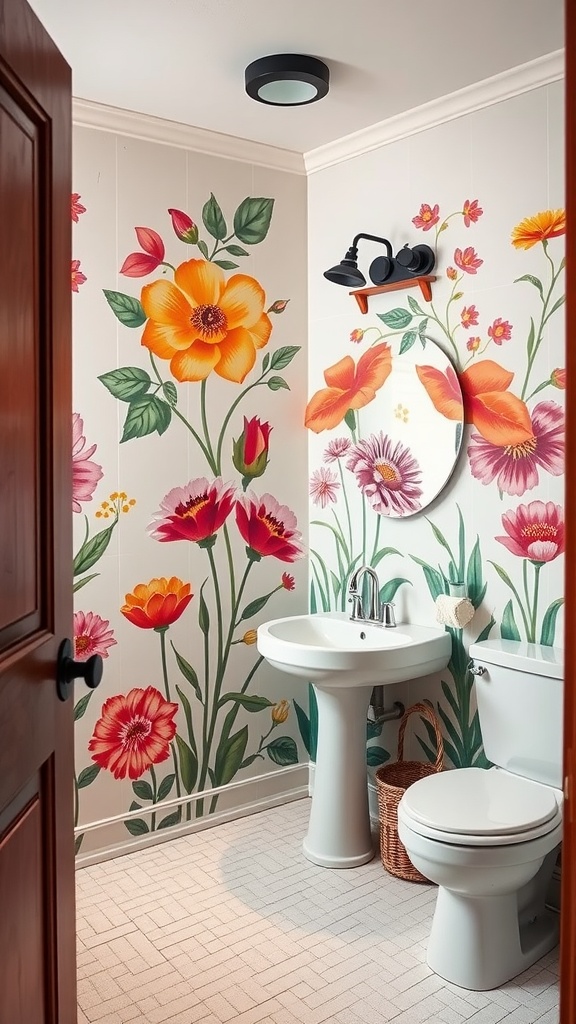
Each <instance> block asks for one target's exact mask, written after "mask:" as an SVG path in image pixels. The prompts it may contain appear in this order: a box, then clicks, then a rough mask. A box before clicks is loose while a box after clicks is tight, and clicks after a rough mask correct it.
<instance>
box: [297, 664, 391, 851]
mask: <svg viewBox="0 0 576 1024" xmlns="http://www.w3.org/2000/svg"><path fill="white" fill-rule="evenodd" d="M314 690H315V692H316V698H317V701H318V752H317V761H316V768H315V774H314V791H313V794H312V808H311V812H310V824H309V826H308V833H307V835H306V838H305V839H304V843H303V850H304V856H305V857H307V859H308V860H311V861H312V862H313V863H314V864H319V865H321V866H322V867H325V868H355V867H358V865H359V864H365V863H366V862H367V861H369V860H371V859H372V857H373V856H374V847H373V844H372V835H371V831H370V813H369V810H368V772H367V768H366V715H367V711H368V705H369V703H370V696H371V694H372V686H371V685H370V686H358V685H357V684H356V685H353V684H352V681H351V685H350V686H347V685H346V684H345V683H343V682H342V683H341V684H340V685H339V686H329V687H326V688H324V687H323V686H322V685H321V684H315V685H314Z"/></svg>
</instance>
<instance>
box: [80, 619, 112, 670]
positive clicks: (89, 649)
mask: <svg viewBox="0 0 576 1024" xmlns="http://www.w3.org/2000/svg"><path fill="white" fill-rule="evenodd" d="M109 625H110V622H109V620H108V619H102V618H100V616H99V615H96V613H95V612H75V613H74V657H75V658H76V661H86V660H87V659H88V658H91V657H92V655H93V654H99V655H100V656H101V657H102V658H107V657H108V648H109V647H113V646H114V644H116V643H117V642H118V641H117V640H115V639H114V630H113V629H108V626H109Z"/></svg>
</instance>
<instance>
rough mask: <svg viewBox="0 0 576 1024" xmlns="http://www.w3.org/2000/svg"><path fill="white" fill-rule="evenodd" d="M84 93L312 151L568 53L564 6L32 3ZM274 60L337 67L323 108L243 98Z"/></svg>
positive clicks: (347, 1) (552, 1)
mask: <svg viewBox="0 0 576 1024" xmlns="http://www.w3.org/2000/svg"><path fill="white" fill-rule="evenodd" d="M30 3H31V6H32V7H33V8H34V10H35V11H36V13H37V14H38V16H39V17H40V19H41V20H42V22H43V23H44V25H45V26H46V28H47V29H48V31H49V32H50V34H51V35H52V37H53V39H54V40H55V42H56V43H57V45H58V46H59V48H60V49H61V51H62V53H63V54H64V56H65V57H66V59H67V60H68V62H69V64H70V65H71V66H72V70H73V91H74V95H75V96H76V97H77V98H81V99H86V100H92V101H95V102H98V103H104V104H108V105H110V106H114V107H120V108H122V109H125V110H132V111H137V112H139V113H143V114H153V115H155V116H156V117H162V118H165V119H167V120H171V121H178V122H181V123H183V124H188V125H193V126H195V127H200V128H207V129H210V130H212V131H217V132H222V133H224V134H226V135H235V136H237V137H240V138H246V139H250V140H252V141H257V142H262V143H267V144H269V145H273V146H278V147H280V148H282V149H288V150H293V151H296V152H298V153H305V152H308V151H309V150H312V149H315V148H316V147H318V146H321V145H324V144H326V143H329V142H332V141H334V140H335V139H339V138H342V137H343V136H346V135H349V134H350V133H352V132H355V131H358V130H360V129H362V128H366V127H368V126H369V125H372V124H375V123H377V122H379V121H383V120H387V119H388V118H390V117H392V116H394V115H395V114H399V113H401V112H403V111H405V110H410V109H411V108H413V107H418V106H420V105H421V104H422V103H426V102H427V101H429V100H432V99H436V98H437V97H439V96H443V95H446V94H448V93H451V92H454V91H456V90H458V89H462V88H463V87H465V86H467V85H471V84H472V83H474V82H477V81H480V80H481V79H483V78H488V77H490V76H492V75H495V74H498V73H499V72H502V71H505V70H507V69H508V68H511V67H515V66H517V65H519V64H523V63H525V62H527V61H530V60H534V59H535V58H537V57H540V56H542V55H543V54H546V53H550V52H552V51H554V50H558V49H560V48H561V47H562V46H563V9H564V0H440V2H438V3H436V4H432V3H430V0H410V2H406V0H30ZM270 53H305V54H312V55H314V56H317V57H320V58H322V60H324V61H325V62H326V63H327V64H328V65H329V67H330V71H331V88H330V92H329V94H328V96H327V97H326V98H325V99H324V100H322V101H321V102H319V103H316V104H311V105H310V106H304V107H292V108H289V109H282V108H279V107H267V106H265V105H263V104H259V103H255V102H254V100H251V99H249V98H248V96H247V95H246V93H245V92H244V68H245V66H246V65H247V64H248V63H250V61H252V60H255V59H256V58H257V57H262V56H265V55H266V54H270Z"/></svg>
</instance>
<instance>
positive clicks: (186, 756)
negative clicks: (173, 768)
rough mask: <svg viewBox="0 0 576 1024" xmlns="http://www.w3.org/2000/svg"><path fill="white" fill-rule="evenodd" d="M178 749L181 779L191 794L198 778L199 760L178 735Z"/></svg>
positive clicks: (176, 738) (176, 737)
mask: <svg viewBox="0 0 576 1024" xmlns="http://www.w3.org/2000/svg"><path fill="white" fill-rule="evenodd" d="M174 738H175V740H176V746H177V747H178V760H179V762H180V778H181V779H182V785H183V786H184V789H185V790H186V792H187V793H191V792H192V790H193V789H194V786H195V785H196V779H197V778H198V758H197V757H196V754H195V753H194V751H193V750H192V749H191V747H189V746H188V744H187V743H186V741H185V740H183V739H182V737H181V736H179V735H178V733H176V736H175V737H174Z"/></svg>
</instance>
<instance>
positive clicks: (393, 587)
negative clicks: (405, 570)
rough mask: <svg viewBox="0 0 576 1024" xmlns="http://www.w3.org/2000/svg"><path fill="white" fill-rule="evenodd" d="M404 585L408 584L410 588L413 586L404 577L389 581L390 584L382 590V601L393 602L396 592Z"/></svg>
mask: <svg viewBox="0 0 576 1024" xmlns="http://www.w3.org/2000/svg"><path fill="white" fill-rule="evenodd" d="M403 583H408V584H409V585H410V586H412V583H411V582H410V580H405V579H404V578H403V577H402V576H396V577H395V578H394V579H393V580H388V582H387V583H385V584H384V586H383V587H381V588H380V600H381V601H392V600H393V599H394V595H395V594H396V591H397V590H398V588H399V587H401V586H402V584H403Z"/></svg>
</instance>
